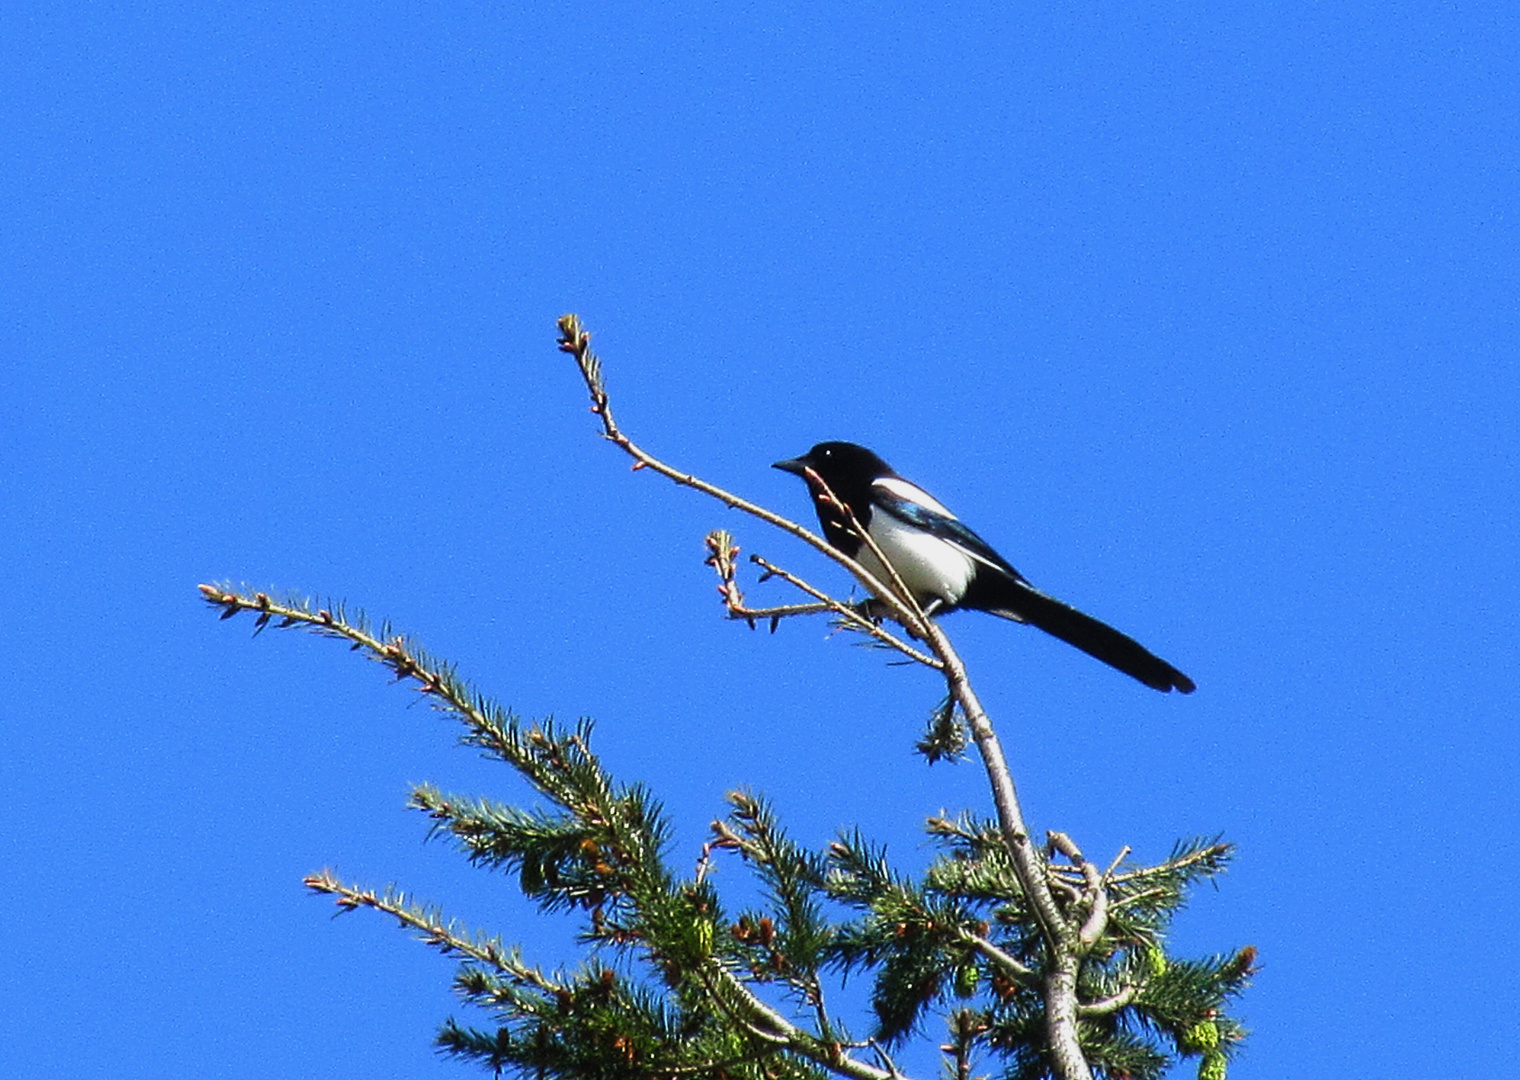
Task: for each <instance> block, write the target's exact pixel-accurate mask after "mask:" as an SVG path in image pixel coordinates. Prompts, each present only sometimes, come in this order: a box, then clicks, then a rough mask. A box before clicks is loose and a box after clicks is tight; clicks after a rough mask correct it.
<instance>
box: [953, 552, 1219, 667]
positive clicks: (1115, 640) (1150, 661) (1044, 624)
mask: <svg viewBox="0 0 1520 1080" xmlns="http://www.w3.org/2000/svg"><path fill="white" fill-rule="evenodd" d="M989 577H992V575H989V574H983V575H981V578H982V580H983V581H985V580H986V579H987V578H989ZM994 580H996V579H994ZM988 584H991V583H990V582H988ZM996 592H997V594H998V595H997V596H996V597H995V598H993V597H987V596H982V597H978V598H977V599H978V600H981V601H983V602H982V603H976V602H973V603H972V604H966V603H965V601H964V600H963V601H962V606H965V607H977V608H981V609H982V610H984V611H990V612H992V614H994V615H1001V616H1003V617H1004V618H1005V619H1016V620H1018V621H1019V622H1027V623H1028V624H1029V625H1030V626H1037V627H1039V628H1040V629H1041V630H1043V631H1045V632H1046V633H1047V634H1050V635H1052V636H1054V637H1058V638H1060V639H1061V640H1062V641H1064V642H1066V643H1067V644H1068V645H1075V646H1076V647H1077V648H1079V649H1081V650H1082V651H1083V652H1085V653H1086V654H1087V655H1088V656H1092V657H1096V658H1097V659H1099V660H1102V661H1103V662H1104V663H1105V664H1107V665H1108V666H1109V667H1112V668H1118V669H1119V670H1120V671H1122V672H1124V674H1126V675H1129V676H1132V677H1133V678H1136V679H1139V680H1140V681H1141V682H1143V683H1144V684H1145V685H1146V686H1149V687H1153V688H1154V689H1156V690H1160V691H1161V692H1162V693H1167V692H1169V691H1171V690H1180V691H1181V692H1182V693H1184V694H1191V693H1192V692H1193V691H1194V690H1196V689H1197V686H1196V685H1195V684H1194V683H1193V680H1192V679H1190V678H1188V677H1187V676H1186V675H1184V674H1183V673H1182V672H1180V671H1178V670H1177V669H1176V668H1174V667H1172V665H1171V664H1168V663H1167V662H1166V661H1165V660H1163V659H1161V658H1160V657H1159V656H1157V655H1155V654H1154V653H1152V652H1151V651H1150V650H1149V649H1147V648H1145V646H1143V645H1141V644H1140V643H1139V642H1138V641H1136V640H1135V639H1134V638H1132V637H1129V636H1127V635H1125V634H1121V633H1119V631H1117V630H1115V629H1114V628H1113V627H1112V626H1109V625H1108V624H1107V623H1101V622H1099V621H1098V620H1097V619H1095V618H1093V617H1092V616H1091V615H1084V614H1083V613H1082V612H1080V611H1078V610H1077V609H1076V608H1074V607H1072V606H1071V605H1070V604H1063V603H1061V601H1059V600H1057V599H1056V598H1055V597H1053V596H1046V595H1045V594H1044V593H1042V592H1040V591H1039V590H1038V589H1036V588H1034V587H1032V586H1031V585H1029V584H1028V583H1027V582H1024V581H1015V580H1013V579H1009V578H1004V579H1002V580H1001V581H998V582H997V586H996ZM968 599H970V597H968Z"/></svg>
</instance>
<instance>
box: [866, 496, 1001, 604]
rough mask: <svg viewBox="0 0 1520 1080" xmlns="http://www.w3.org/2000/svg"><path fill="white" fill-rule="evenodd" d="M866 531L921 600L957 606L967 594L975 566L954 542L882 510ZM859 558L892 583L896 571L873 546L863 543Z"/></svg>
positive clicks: (883, 579) (926, 602) (873, 517)
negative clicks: (885, 562)
mask: <svg viewBox="0 0 1520 1080" xmlns="http://www.w3.org/2000/svg"><path fill="white" fill-rule="evenodd" d="M866 531H867V532H869V533H870V534H871V539H873V540H875V541H876V544H877V546H878V547H880V548H881V550H882V554H884V555H885V556H886V557H887V559H888V560H889V561H890V562H891V563H892V566H893V568H894V569H895V570H896V571H897V576H898V577H900V578H902V580H903V584H904V585H906V586H908V588H909V589H911V590H912V591H913V594H914V596H915V597H916V598H917V599H918V602H919V603H920V604H928V603H929V602H930V601H932V600H936V599H938V600H943V601H944V602H945V604H946V605H947V606H954V605H955V604H957V603H959V602H960V599H961V597H962V596H965V595H966V586H967V585H969V584H970V582H971V575H972V573H973V572H974V571H975V566H974V564H973V563H972V561H971V560H970V559H969V558H968V557H967V556H966V554H965V553H964V552H962V551H961V550H959V549H958V548H956V547H955V546H953V545H952V544H950V543H948V542H947V541H945V540H941V539H940V538H939V537H937V536H933V535H931V534H930V533H926V532H924V531H922V530H921V529H915V528H912V527H911V526H908V525H905V524H903V523H902V522H900V521H898V520H897V519H896V518H894V517H892V516H891V515H890V514H887V513H884V512H883V511H880V510H878V511H876V513H874V514H872V515H871V524H870V525H869V526H867V528H866ZM856 559H857V560H858V561H859V563H860V565H862V566H864V567H865V568H866V569H867V570H869V571H871V573H872V574H873V575H875V577H876V578H878V579H879V580H880V581H881V583H882V584H883V585H888V586H890V585H891V584H892V575H891V574H889V573H887V571H886V569H885V568H884V567H883V566H882V565H881V563H880V561H879V560H878V559H877V558H876V554H875V552H873V551H872V550H871V549H870V547H868V546H865V545H862V546H861V549H860V551H859V552H858V553H857V555H856Z"/></svg>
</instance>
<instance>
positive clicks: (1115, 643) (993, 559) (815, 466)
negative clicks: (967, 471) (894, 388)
mask: <svg viewBox="0 0 1520 1080" xmlns="http://www.w3.org/2000/svg"><path fill="white" fill-rule="evenodd" d="M772 468H776V469H780V470H782V471H783V472H788V473H793V474H794V475H796V476H800V477H802V479H803V480H805V481H806V482H807V485H808V490H809V492H810V494H811V495H812V497H813V502H814V505H815V508H816V509H817V511H818V523H819V524H820V525H822V526H823V535H824V538H825V539H826V540H828V542H829V543H830V545H832V546H833V547H834V549H835V550H837V551H839V552H840V553H842V554H844V555H847V556H849V557H850V558H852V559H854V560H855V561H857V562H858V563H860V565H861V566H862V567H864V568H865V569H866V570H868V571H869V572H870V573H871V575H872V576H874V577H875V578H876V579H877V580H878V581H880V582H882V583H883V584H888V585H889V584H890V582H891V575H890V574H889V573H888V572H887V570H886V567H884V566H883V565H882V564H881V561H880V560H879V559H877V557H876V554H875V552H873V551H872V550H871V548H870V546H869V545H867V544H865V543H864V542H863V541H862V540H861V538H860V537H859V536H858V535H857V534H856V533H855V532H854V531H853V530H852V529H851V528H850V526H849V524H848V521H847V519H846V518H845V516H844V515H842V514H841V513H840V512H839V509H838V507H837V506H835V505H833V504H832V503H831V501H830V500H829V497H828V494H827V493H826V492H825V489H824V485H827V490H828V492H832V493H833V495H834V498H835V499H837V500H838V501H839V502H840V503H842V504H843V505H844V506H846V507H848V508H849V511H850V514H851V515H853V517H854V518H855V520H856V521H857V522H859V523H860V527H861V528H862V529H864V530H865V531H866V533H867V534H869V535H870V537H871V539H872V540H873V541H875V543H876V546H877V547H878V548H880V549H881V552H882V554H883V555H885V556H886V557H887V559H888V560H889V561H890V562H891V563H892V568H893V569H894V570H896V571H897V576H898V577H899V578H901V579H902V583H903V585H904V586H906V587H907V588H908V589H909V591H911V592H912V593H913V597H914V599H915V600H917V601H918V603H919V606H920V607H922V608H923V610H924V613H925V614H927V615H941V614H945V613H948V612H951V611H954V610H957V609H966V610H972V611H985V612H989V613H990V614H993V615H999V616H1001V617H1003V618H1005V619H1012V620H1013V621H1014V622H1021V623H1028V624H1029V625H1030V626H1033V627H1037V628H1038V629H1040V630H1043V631H1045V632H1046V633H1047V634H1051V635H1053V636H1055V637H1058V638H1060V639H1061V640H1062V641H1064V642H1066V643H1067V644H1068V645H1073V646H1075V647H1076V648H1078V649H1081V650H1082V651H1083V652H1085V653H1087V654H1088V655H1089V656H1092V657H1095V658H1096V659H1098V660H1101V661H1102V662H1103V663H1105V664H1107V665H1108V666H1109V667H1112V668H1116V669H1117V670H1119V671H1122V672H1124V674H1126V675H1129V676H1131V677H1132V678H1135V679H1138V680H1139V681H1140V682H1142V683H1144V684H1145V685H1146V686H1149V687H1152V688H1153V689H1156V690H1160V691H1162V692H1163V693H1169V692H1170V691H1172V690H1178V691H1181V692H1182V693H1184V694H1191V693H1192V692H1193V691H1194V690H1196V689H1197V686H1196V685H1195V684H1194V682H1193V680H1192V679H1190V678H1188V677H1187V676H1186V675H1184V674H1183V673H1182V672H1180V671H1178V670H1177V669H1176V668H1175V667H1173V666H1172V665H1171V664H1169V663H1167V662H1166V661H1165V660H1163V659H1161V658H1160V657H1159V656H1156V655H1155V654H1154V653H1152V652H1151V651H1150V650H1148V649H1146V648H1145V647H1144V646H1143V645H1141V644H1140V643H1139V642H1138V641H1136V640H1135V639H1134V638H1131V637H1129V636H1128V635H1126V634H1122V633H1120V632H1119V631H1118V630H1115V629H1114V628H1113V627H1112V626H1109V625H1108V624H1107V623H1103V622H1100V621H1098V620H1097V619H1095V618H1093V617H1092V616H1091V615H1088V614H1085V613H1084V612H1081V611H1078V610H1077V609H1076V608H1074V607H1072V606H1071V605H1070V604H1067V603H1064V602H1062V601H1060V600H1057V599H1056V598H1055V597H1053V596H1051V595H1049V594H1048V593H1043V592H1041V591H1040V590H1039V589H1036V588H1035V587H1034V586H1033V585H1031V584H1030V583H1029V582H1028V581H1027V580H1026V579H1025V577H1024V575H1023V574H1021V573H1019V572H1018V571H1017V570H1015V569H1014V568H1013V566H1012V565H1011V564H1010V563H1009V562H1008V560H1007V559H1005V558H1003V557H1002V556H1001V555H999V554H998V553H997V552H996V551H994V550H993V548H992V545H990V544H988V543H987V541H985V540H983V539H982V538H981V537H980V536H978V535H977V534H976V533H974V532H972V531H971V529H970V528H968V527H967V526H966V525H965V524H963V523H962V522H961V520H960V519H959V518H958V517H956V516H955V515H954V514H952V513H951V512H950V511H949V510H948V509H947V508H946V507H945V506H944V504H942V503H941V502H939V500H937V499H936V498H934V496H932V495H930V494H929V493H928V492H927V491H925V490H924V489H923V488H921V487H919V486H918V485H917V484H914V483H912V482H910V481H909V480H907V479H905V478H904V477H902V476H899V475H898V474H897V472H896V471H895V470H893V468H892V466H890V465H888V464H887V463H886V462H885V461H883V460H882V459H881V458H880V457H878V456H877V455H876V454H875V453H873V452H872V451H870V450H867V449H866V448H865V447H864V446H857V445H856V444H854V443H848V442H822V443H819V444H818V445H817V446H814V447H813V448H812V449H811V450H809V451H808V452H807V453H806V454H804V455H802V456H801V457H799V458H791V459H789V460H787V461H778V462H776V463H775V464H774V465H773V466H772Z"/></svg>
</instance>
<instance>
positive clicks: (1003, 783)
mask: <svg viewBox="0 0 1520 1080" xmlns="http://www.w3.org/2000/svg"><path fill="white" fill-rule="evenodd" d="M559 329H560V342H559V347H560V349H561V351H563V352H567V353H570V354H571V355H572V356H574V357H575V361H576V364H577V365H578V366H579V367H580V371H581V376H582V378H583V379H584V380H585V382H586V388H587V390H589V391H590V393H591V411H592V412H593V413H595V414H596V415H597V416H599V417H600V418H601V421H602V429H603V433H604V435H605V436H606V438H607V439H608V440H610V441H611V442H613V443H615V444H616V445H617V446H618V447H619V448H620V449H622V450H623V451H624V452H625V453H627V454H628V455H629V456H631V457H632V458H633V459H634V461H635V465H634V468H636V469H640V468H646V467H647V468H650V469H653V470H654V471H655V472H658V473H660V474H661V475H662V476H665V477H667V478H669V479H671V480H673V481H675V482H676V483H678V484H681V485H683V486H686V487H690V488H694V489H696V490H697V491H700V492H702V493H703V494H705V495H708V496H710V497H712V498H715V499H717V500H719V501H720V502H722V503H724V504H725V505H727V506H730V507H733V508H735V509H738V510H742V511H743V512H744V513H746V514H749V515H750V516H752V517H756V518H759V519H760V520H761V521H764V522H766V523H767V524H769V525H772V526H774V527H775V528H778V529H780V530H782V531H783V532H786V533H789V534H791V535H792V536H795V537H797V538H798V539H800V540H802V541H804V542H805V543H807V544H809V545H810V546H812V547H813V548H814V549H816V550H817V551H820V552H822V553H823V554H824V555H825V556H827V557H828V558H830V559H833V560H834V561H835V562H837V563H839V564H840V565H841V566H843V567H845V569H847V570H849V571H850V573H851V574H853V575H854V576H855V578H856V579H857V580H859V581H861V582H862V583H863V584H865V586H866V587H867V588H868V589H869V590H870V591H871V592H872V593H873V594H875V595H876V597H877V598H878V599H879V600H880V601H881V602H882V603H883V604H884V605H886V607H887V608H888V610H889V611H890V612H891V614H892V615H893V617H894V618H896V619H897V620H898V622H900V623H901V624H902V625H903V626H904V627H906V628H907V630H908V632H909V633H910V634H912V635H913V636H915V637H918V638H920V639H921V640H922V641H924V643H925V644H926V645H927V646H928V647H929V649H930V651H931V652H932V653H933V654H934V655H935V656H936V657H937V658H938V659H939V661H940V664H941V665H942V666H941V668H940V670H941V671H942V673H943V674H944V677H945V680H946V683H947V684H948V687H949V690H950V694H951V696H952V697H953V698H954V699H955V700H956V702H957V703H958V704H959V705H960V707H961V712H962V714H963V715H964V716H965V718H966V722H967V724H968V726H969V727H970V729H971V735H972V738H973V740H974V741H975V742H976V745H977V749H978V751H980V753H981V755H982V763H983V765H984V767H985V768H986V770H987V777H988V780H989V782H990V783H991V786H992V797H993V803H994V805H995V806H996V808H997V814H998V822H999V824H1000V827H1001V829H1002V833H1003V839H1004V843H1005V844H1006V845H1007V847H1008V852H1009V855H1010V857H1011V859H1012V862H1013V867H1014V873H1015V874H1016V875H1017V877H1018V879H1019V883H1020V885H1021V886H1022V887H1023V888H1024V890H1025V893H1026V895H1027V896H1028V897H1029V901H1030V905H1031V907H1032V908H1033V910H1034V913H1035V916H1036V918H1037V920H1038V922H1039V923H1040V926H1041V929H1042V931H1043V933H1044V936H1045V939H1046V943H1047V945H1048V946H1049V948H1050V952H1051V960H1052V962H1051V968H1050V971H1049V973H1048V975H1047V980H1046V995H1045V998H1046V1025H1047V1031H1048V1034H1049V1037H1050V1042H1051V1046H1050V1051H1051V1057H1052V1059H1053V1062H1054V1064H1055V1066H1056V1072H1057V1074H1058V1075H1059V1076H1060V1077H1061V1078H1062V1080H1090V1078H1091V1076H1092V1071H1091V1069H1090V1068H1089V1067H1088V1064H1087V1061H1086V1058H1085V1057H1084V1056H1083V1054H1082V1049H1081V1045H1080V1043H1079V1042H1078V1039H1077V1025H1076V1019H1077V992H1076V984H1077V970H1078V967H1079V966H1080V956H1079V950H1080V948H1081V942H1080V930H1079V929H1078V927H1077V926H1076V925H1074V924H1073V923H1072V922H1071V921H1070V920H1068V919H1067V918H1066V916H1065V914H1064V913H1063V912H1062V910H1061V907H1060V905H1059V904H1058V903H1057V902H1056V899H1055V896H1054V895H1053V893H1052V892H1051V889H1050V881H1049V877H1048V873H1047V870H1048V867H1047V863H1046V861H1045V860H1044V859H1042V858H1041V855H1040V853H1039V851H1038V850H1037V849H1036V848H1035V846H1034V844H1033V843H1031V842H1030V839H1029V829H1028V827H1027V826H1026V825H1025V823H1024V815H1023V811H1022V809H1021V808H1020V805H1019V798H1018V791H1017V788H1016V787H1015V785H1014V782H1013V774H1012V773H1011V772H1010V770H1009V768H1008V761H1007V759H1006V758H1005V757H1004V755H1003V748H1002V744H1001V743H1000V742H999V741H998V737H997V733H996V732H995V730H994V729H993V726H992V721H991V719H990V718H989V717H988V715H987V712H986V710H985V709H984V708H983V707H982V703H981V700H980V698H978V696H977V694H976V691H975V690H974V689H973V688H972V686H971V680H970V677H969V675H968V674H967V672H966V667H965V664H964V663H963V662H962V660H961V658H960V656H959V654H958V653H956V651H955V649H954V648H953V647H952V646H951V644H950V640H949V638H948V637H947V636H946V635H945V633H944V631H943V630H941V629H940V627H939V626H938V625H937V624H936V623H935V622H933V621H932V620H931V619H929V618H927V617H925V615H924V613H923V612H922V611H921V610H919V608H918V604H917V603H916V601H915V600H914V598H913V596H912V593H911V592H910V591H909V590H907V589H906V588H905V587H903V584H902V580H901V578H900V577H899V576H898V574H897V571H896V570H895V569H894V568H893V567H892V563H891V560H889V559H887V558H886V557H885V556H883V554H882V552H881V550H880V549H879V548H878V547H877V546H876V545H875V543H874V542H873V541H872V540H871V537H870V535H869V533H867V532H866V530H864V529H862V528H860V526H859V523H858V522H854V521H853V518H851V521H850V524H851V527H852V528H853V530H854V531H855V533H856V535H857V536H859V537H860V538H861V539H862V540H863V542H865V543H866V544H868V545H870V548H871V551H872V553H873V554H874V555H875V556H876V557H877V559H878V560H880V562H881V565H882V566H884V567H886V568H887V569H888V571H889V572H890V575H891V577H892V578H893V586H895V587H888V586H886V585H885V584H884V583H883V582H881V581H879V580H878V579H877V578H876V577H875V576H874V575H872V574H871V573H870V572H869V571H867V570H866V569H865V567H863V566H861V565H860V564H859V563H858V562H856V561H855V560H854V559H851V558H849V557H848V556H846V555H844V554H843V553H842V552H839V551H837V550H836V549H835V548H834V547H833V546H832V545H831V544H829V543H828V541H826V540H825V539H823V538H822V537H820V536H818V535H816V534H815V533H813V532H811V531H809V530H808V529H805V528H803V527H802V526H801V525H798V524H797V523H796V522H794V521H791V520H790V519H788V518H784V517H782V516H781V515H780V514H776V513H774V512H772V511H770V510H767V509H765V508H764V507H762V506H758V505H756V504H755V503H752V502H749V501H748V500H746V499H742V498H740V497H739V496H737V495H734V494H732V493H731V492H728V491H725V490H724V489H722V488H720V487H717V486H716V485H713V484H709V483H707V482H706V481H704V480H701V479H699V478H698V477H696V476H694V475H692V474H691V473H687V472H683V471H681V470H679V469H676V468H674V467H672V466H670V465H667V464H665V463H664V462H663V461H661V460H659V459H658V458H656V457H654V456H653V455H652V454H649V453H647V452H646V451H645V450H643V449H642V448H641V447H639V446H638V445H637V444H635V443H634V442H633V440H632V439H630V438H629V437H628V436H627V435H625V434H624V433H623V431H622V430H621V429H620V428H619V427H618V425H617V422H616V421H615V420H614V419H613V415H612V408H611V404H610V400H609V397H608V395H607V390H606V385H605V383H604V382H603V380H602V373H601V361H600V359H599V358H598V357H597V356H596V354H595V353H594V352H593V351H592V350H591V335H590V334H589V333H588V332H587V331H586V330H585V329H584V328H583V327H582V326H581V322H580V319H579V318H578V317H577V316H575V315H565V316H563V317H562V318H561V319H560V320H559ZM820 487H823V489H824V491H825V492H826V493H827V487H826V485H822V484H820ZM828 498H830V499H833V502H834V504H835V505H836V507H838V508H842V509H843V510H844V511H845V513H846V514H848V509H849V508H848V507H847V506H845V505H844V504H843V503H842V502H840V501H839V500H838V499H835V498H834V497H833V496H832V494H828Z"/></svg>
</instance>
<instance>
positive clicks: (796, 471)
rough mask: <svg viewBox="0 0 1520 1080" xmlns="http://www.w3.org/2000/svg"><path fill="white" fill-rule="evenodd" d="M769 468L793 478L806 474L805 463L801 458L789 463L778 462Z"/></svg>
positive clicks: (793, 459)
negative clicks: (789, 474) (786, 473)
mask: <svg viewBox="0 0 1520 1080" xmlns="http://www.w3.org/2000/svg"><path fill="white" fill-rule="evenodd" d="M771 468H773V469H780V470H781V471H782V472H789V473H792V474H793V475H795V476H803V475H805V474H806V472H807V462H805V461H803V460H802V459H801V458H792V459H791V460H789V461H778V462H776V464H774V465H772V466H771Z"/></svg>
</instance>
